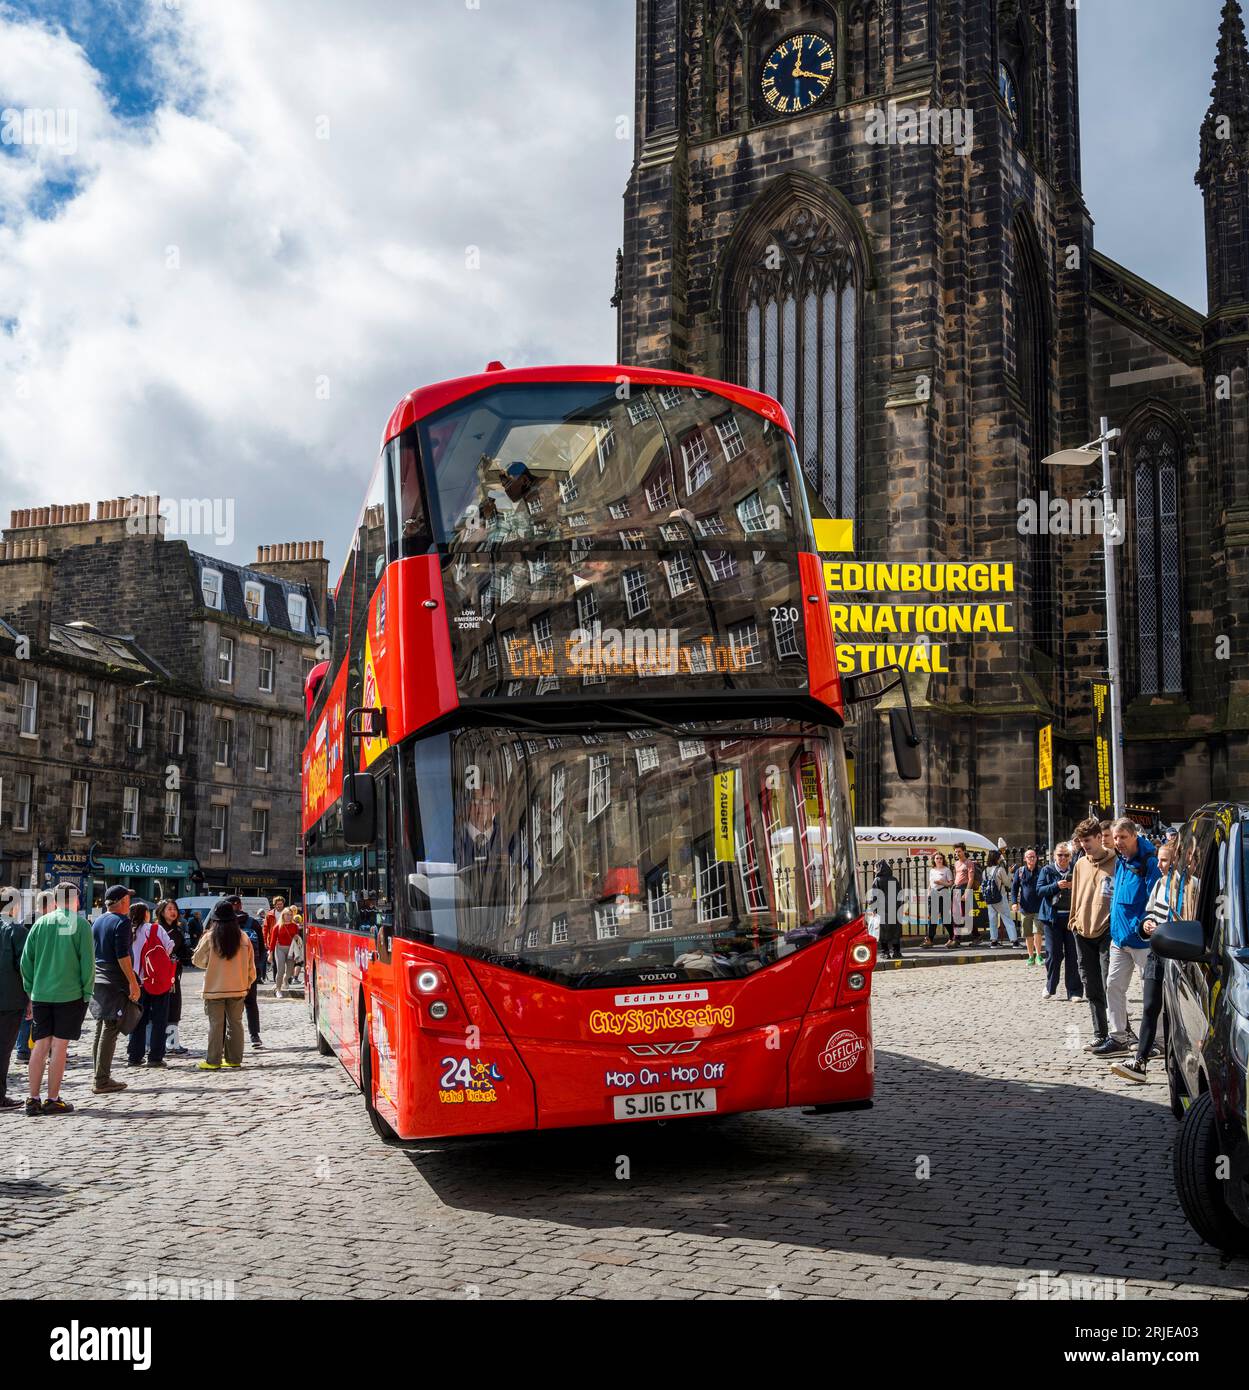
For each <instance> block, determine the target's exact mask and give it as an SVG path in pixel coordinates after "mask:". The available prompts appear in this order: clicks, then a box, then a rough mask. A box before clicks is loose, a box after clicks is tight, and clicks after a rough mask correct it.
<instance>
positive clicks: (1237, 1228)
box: [1175, 1091, 1249, 1255]
mask: <svg viewBox="0 0 1249 1390" xmlns="http://www.w3.org/2000/svg"><path fill="white" fill-rule="evenodd" d="M1220 1148H1221V1145H1220V1143H1219V1131H1218V1126H1217V1125H1216V1124H1215V1122H1214V1102H1213V1101H1212V1100H1211V1099H1210V1093H1209V1092H1208V1091H1206V1092H1203V1094H1201V1095H1199V1096H1198V1097H1197V1099H1196V1100H1195V1101H1193V1103H1192V1104H1191V1105H1190V1106H1189V1107H1188V1110H1187V1112H1186V1113H1185V1115H1184V1119H1183V1121H1182V1123H1181V1124H1180V1127H1179V1130H1178V1132H1177V1133H1176V1136H1175V1190H1176V1191H1177V1192H1178V1193H1179V1197H1180V1205H1181V1206H1182V1207H1183V1208H1184V1215H1185V1216H1186V1217H1188V1223H1189V1225H1190V1226H1192V1228H1193V1230H1194V1231H1196V1232H1197V1234H1198V1235H1199V1236H1200V1237H1201V1238H1202V1240H1204V1241H1205V1242H1206V1244H1207V1245H1213V1246H1215V1247H1216V1248H1217V1249H1219V1250H1224V1251H1226V1252H1227V1253H1228V1254H1229V1255H1249V1226H1244V1225H1242V1224H1241V1222H1240V1221H1238V1220H1237V1219H1236V1216H1235V1215H1234V1214H1233V1212H1232V1210H1231V1208H1230V1207H1229V1206H1228V1205H1227V1199H1226V1198H1225V1197H1224V1195H1223V1183H1222V1181H1221V1180H1220V1179H1219V1178H1218V1177H1217V1176H1216V1171H1215V1165H1216V1163H1217V1162H1218V1159H1219V1154H1220Z"/></svg>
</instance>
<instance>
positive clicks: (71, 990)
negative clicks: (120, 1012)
mask: <svg viewBox="0 0 1249 1390" xmlns="http://www.w3.org/2000/svg"><path fill="white" fill-rule="evenodd" d="M56 903H57V905H56V907H54V908H53V909H52V911H51V912H48V913H45V914H44V916H42V917H40V918H39V920H38V921H37V922H36V923H35V925H34V926H33V927H31V929H30V934H29V935H28V936H27V938H26V945H25V948H24V949H23V951H22V981H23V983H24V985H25V987H26V993H27V994H29V995H30V1000H31V1011H32V1014H33V1016H34V1023H33V1025H32V1027H31V1030H30V1041H31V1048H30V1094H29V1096H28V1098H27V1101H26V1113H27V1114H28V1115H67V1114H69V1112H70V1111H71V1110H72V1109H73V1108H74V1107H73V1106H72V1105H70V1104H69V1102H68V1101H64V1100H62V1099H61V1081H62V1079H63V1078H64V1076H65V1058H66V1054H67V1053H68V1052H69V1045H70V1043H71V1042H77V1040H78V1039H79V1038H80V1037H81V1036H82V1021H83V1018H84V1017H85V1016H86V1012H87V1001H88V1000H89V999H90V998H91V992H92V986H93V984H94V981H95V945H94V943H93V941H92V939H91V924H90V923H89V922H88V921H87V919H86V918H85V917H84V916H82V914H81V913H80V912H79V911H78V890H77V888H75V887H74V886H73V885H72V884H61V885H60V887H59V888H57V890H56ZM45 1066H46V1067H47V1071H48V1098H47V1100H45V1101H44V1102H43V1103H42V1105H41V1104H40V1102H39V1092H40V1090H41V1089H42V1087H43V1072H44V1067H45Z"/></svg>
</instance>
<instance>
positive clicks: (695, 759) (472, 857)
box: [406, 720, 858, 987]
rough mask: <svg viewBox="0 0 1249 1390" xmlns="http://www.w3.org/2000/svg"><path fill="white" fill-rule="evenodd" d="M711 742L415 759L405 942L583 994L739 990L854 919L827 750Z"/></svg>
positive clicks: (815, 741) (462, 752)
mask: <svg viewBox="0 0 1249 1390" xmlns="http://www.w3.org/2000/svg"><path fill="white" fill-rule="evenodd" d="M770 725H775V726H776V727H775V728H770V727H769V726H770ZM721 732H722V733H723V737H715V738H712V737H707V736H706V734H707V733H708V731H707V730H705V729H704V730H702V731H701V733H700V734H693V733H691V734H690V736H688V737H686V736H684V735H683V734H682V733H681V732H680V731H679V730H677V731H671V732H669V731H663V730H659V729H655V728H645V729H641V728H639V729H632V730H620V731H616V732H610V733H609V732H601V733H585V734H569V733H551V734H544V735H541V736H539V735H537V734H535V733H531V732H529V731H525V732H524V733H519V732H517V731H515V730H504V729H498V728H473V729H464V730H458V731H451V732H447V733H442V734H437V735H434V736H432V737H429V738H426V739H422V740H420V741H418V742H417V743H416V744H415V745H414V747H413V757H412V760H411V762H410V763H409V764H408V766H409V769H410V772H409V775H410V776H411V777H412V778H413V780H414V786H413V787H412V793H413V794H412V795H411V796H410V797H409V799H408V801H409V806H410V807H412V808H413V810H412V816H411V822H410V824H409V834H410V835H411V837H412V848H413V853H414V856H415V859H416V861H417V862H416V863H415V865H414V866H413V868H414V872H413V873H412V874H411V875H410V877H409V892H408V894H407V902H408V914H407V923H406V926H407V929H408V930H410V931H412V932H414V933H415V934H416V935H418V936H420V937H423V938H425V939H427V940H430V941H431V942H432V943H433V944H435V945H437V946H441V947H443V948H445V949H449V950H454V951H458V952H461V953H463V954H466V955H470V956H473V957H476V958H478V959H483V960H486V961H488V962H491V963H493V964H497V965H503V966H508V967H510V968H513V969H517V970H522V971H525V972H528V973H531V974H536V975H540V976H543V977H545V978H548V979H552V980H556V981H558V982H560V983H562V984H566V985H572V986H579V987H596V986H605V985H609V984H617V983H627V982H644V981H670V980H671V981H680V980H707V979H724V978H732V977H740V976H743V975H748V974H751V973H752V972H754V971H756V970H759V969H761V968H763V967H764V966H767V965H769V964H771V963H772V962H774V961H776V960H779V959H781V958H782V957H784V956H786V955H789V954H791V953H793V952H794V951H797V950H801V949H802V948H803V947H805V946H808V945H810V944H811V943H812V942H814V941H817V940H819V939H820V938H821V937H823V936H824V935H826V934H827V933H828V932H829V931H831V930H833V929H834V928H836V927H838V926H841V925H843V924H845V923H847V922H850V921H852V920H853V919H854V918H855V917H857V916H858V904H857V899H856V895H855V884H854V871H853V864H854V858H853V847H854V834H853V828H852V826H851V823H850V811H849V793H848V788H847V783H846V771H845V759H844V752H843V748H842V739H841V734H840V732H839V731H832V730H826V729H821V730H816V729H813V728H811V727H810V726H781V725H780V723H779V721H768V720H758V721H755V724H754V725H753V726H751V728H750V730H749V733H750V734H751V736H750V737H746V736H744V735H745V734H746V733H747V732H748V731H747V730H745V729H741V728H732V729H730V728H724V729H723V730H722V731H721Z"/></svg>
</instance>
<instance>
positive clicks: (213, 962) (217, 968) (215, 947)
mask: <svg viewBox="0 0 1249 1390" xmlns="http://www.w3.org/2000/svg"><path fill="white" fill-rule="evenodd" d="M191 959H192V960H193V961H194V963H195V964H196V965H198V966H199V967H200V969H201V970H203V971H204V1012H205V1013H206V1014H207V1015H208V1056H207V1057H206V1058H205V1059H204V1061H202V1062H201V1063H200V1064H199V1069H200V1070H201V1071H220V1070H221V1068H222V1067H223V1066H225V1067H228V1068H231V1069H233V1068H236V1067H241V1066H242V1065H243V1001H244V1000H245V999H246V998H247V992H248V990H249V989H251V987H252V982H253V981H254V980H255V978H256V958H255V955H254V953H253V952H252V948H251V943H250V942H249V941H248V939H247V938H246V937H245V936H244V935H243V931H242V928H241V927H240V926H239V920H238V916H237V915H236V913H235V911H234V908H233V906H232V905H231V904H230V903H228V902H219V903H218V904H217V906H216V907H214V908H213V910H212V916H211V917H210V918H209V919H208V925H207V927H206V928H205V930H204V935H203V936H201V937H200V939H199V944H198V945H197V946H196V948H195V954H194V956H192V957H191ZM223 1044H224V1054H225V1055H224V1059H223V1056H222V1052H223Z"/></svg>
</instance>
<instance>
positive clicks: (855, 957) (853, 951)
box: [850, 941, 872, 965]
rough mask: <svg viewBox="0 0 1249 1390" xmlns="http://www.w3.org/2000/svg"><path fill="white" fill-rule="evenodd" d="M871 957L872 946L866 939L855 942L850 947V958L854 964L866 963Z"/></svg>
mask: <svg viewBox="0 0 1249 1390" xmlns="http://www.w3.org/2000/svg"><path fill="white" fill-rule="evenodd" d="M871 958H872V948H871V947H870V946H869V945H868V944H867V942H866V941H860V942H857V943H856V944H855V945H854V946H852V947H851V948H850V959H851V960H852V961H853V962H854V963H855V965H866V964H867V963H868V961H869V960H871Z"/></svg>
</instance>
